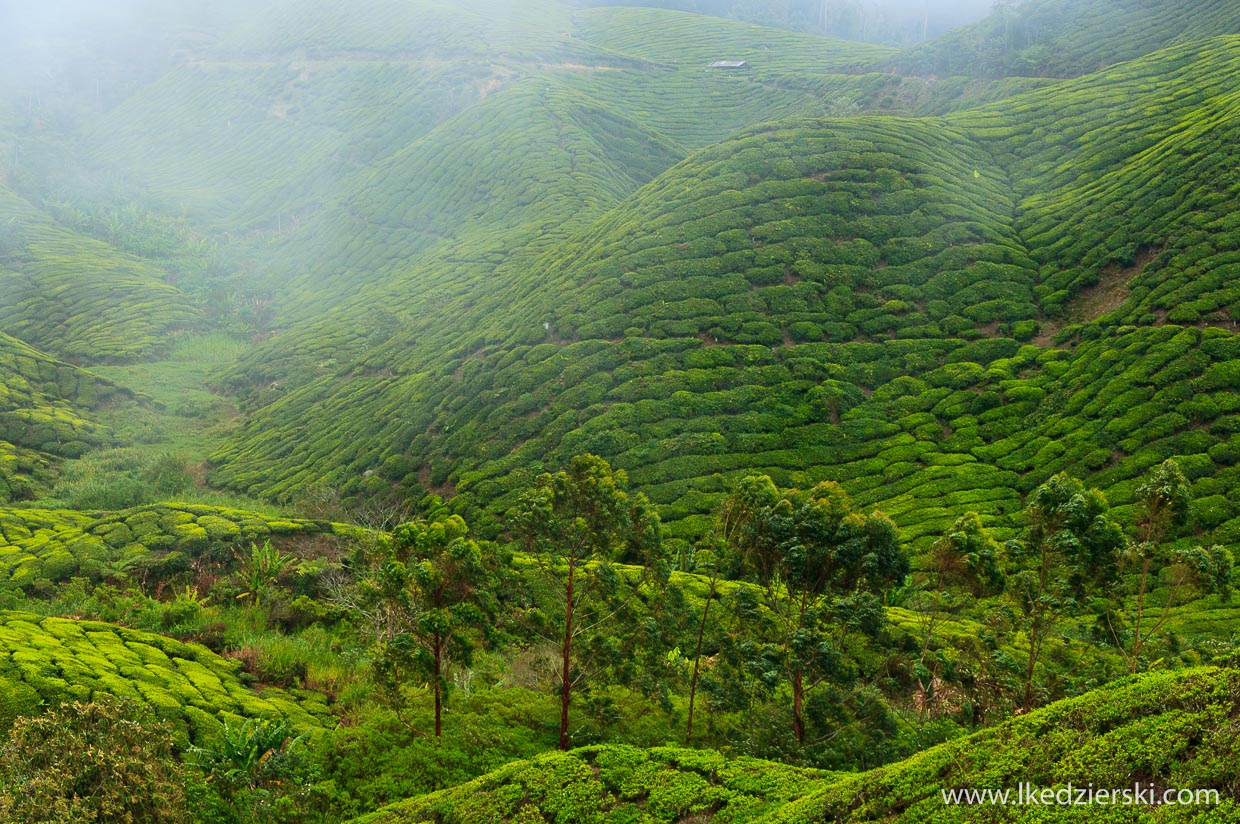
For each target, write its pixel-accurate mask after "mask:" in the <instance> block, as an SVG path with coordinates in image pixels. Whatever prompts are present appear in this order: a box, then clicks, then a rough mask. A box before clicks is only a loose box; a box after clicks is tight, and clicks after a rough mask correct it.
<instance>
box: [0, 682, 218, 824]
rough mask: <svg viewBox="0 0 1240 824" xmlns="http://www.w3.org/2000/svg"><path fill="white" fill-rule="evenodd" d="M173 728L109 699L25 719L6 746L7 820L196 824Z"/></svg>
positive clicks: (0, 791)
mask: <svg viewBox="0 0 1240 824" xmlns="http://www.w3.org/2000/svg"><path fill="white" fill-rule="evenodd" d="M176 746H177V744H176V736H175V734H174V732H173V728H172V725H171V724H169V723H168V722H167V721H158V722H157V721H156V720H155V718H154V717H152V716H151V715H150V713H149V711H148V710H147V709H146V708H144V707H141V706H140V705H138V704H135V703H133V702H130V701H124V700H119V699H116V698H112V697H110V696H103V697H100V698H97V699H94V700H92V701H90V702H88V703H84V702H83V701H73V702H72V703H66V704H64V705H62V706H59V707H56V708H54V709H52V710H51V711H49V712H48V713H46V714H44V715H32V716H30V717H25V718H21V719H19V720H18V721H17V723H16V724H15V725H14V726H13V728H12V729H11V730H10V731H9V734H8V738H7V740H6V741H5V742H4V744H3V745H2V746H0V821H12V822H18V821H23V822H48V824H51V823H52V822H56V824H61V823H62V822H63V824H69V822H112V821H143V822H152V824H154V823H155V822H188V821H193V820H194V818H193V816H192V815H191V810H190V806H189V804H188V803H187V799H186V792H185V785H186V779H187V776H186V771H185V769H184V767H182V766H181V764H180V762H179V761H178V760H177V758H176V757H175V755H174V752H175V749H176Z"/></svg>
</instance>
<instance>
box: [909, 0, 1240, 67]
mask: <svg viewBox="0 0 1240 824" xmlns="http://www.w3.org/2000/svg"><path fill="white" fill-rule="evenodd" d="M1237 33H1240V8H1237V7H1236V4H1235V3H1232V2H1229V0H1175V2H1169V0H1150V1H1149V2H1130V1H1129V0H1071V2H1065V0H1026V2H1021V3H1015V4H1011V5H1010V6H1008V7H1006V8H1003V7H1000V8H998V9H996V11H995V12H994V13H993V14H991V15H990V16H989V17H987V18H986V19H984V20H982V21H980V22H977V23H974V24H972V25H969V26H964V27H961V28H959V29H956V30H955V31H951V32H948V33H947V34H945V35H943V36H942V37H940V38H937V39H936V40H932V41H930V42H928V43H924V44H921V45H918V46H914V47H913V48H911V49H909V50H907V51H905V52H903V53H901V54H900V55H898V56H897V57H896V58H895V59H894V60H893V61H891V64H892V65H893V66H894V67H896V68H897V69H898V70H899V71H901V72H907V73H912V74H931V75H968V76H973V77H977V76H982V77H986V76H990V77H1003V76H1007V75H1025V76H1033V77H1078V76H1080V75H1083V74H1088V73H1089V72H1094V71H1097V70H1099V69H1101V68H1104V67H1106V66H1110V65H1113V64H1115V63H1120V62H1122V61H1125V60H1132V59H1134V58H1137V57H1141V56H1142V55H1146V54H1150V53H1151V52H1154V51H1157V50H1159V49H1161V48H1164V47H1166V46H1171V45H1175V44H1180V43H1189V42H1192V41H1195V40H1201V39H1204V38H1208V37H1213V36H1215V35H1219V34H1237Z"/></svg>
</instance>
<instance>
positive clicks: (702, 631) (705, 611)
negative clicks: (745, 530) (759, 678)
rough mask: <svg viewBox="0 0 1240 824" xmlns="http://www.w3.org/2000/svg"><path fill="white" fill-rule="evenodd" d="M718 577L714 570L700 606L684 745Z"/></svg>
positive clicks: (690, 736)
mask: <svg viewBox="0 0 1240 824" xmlns="http://www.w3.org/2000/svg"><path fill="white" fill-rule="evenodd" d="M718 578H719V573H718V572H717V571H716V572H715V574H714V576H712V577H711V579H710V589H709V590H708V591H707V593H706V606H705V607H703V608H702V623H701V624H699V625H698V637H697V648H696V649H694V651H693V677H692V678H690V679H689V722H688V723H687V724H686V725H685V746H686V747H688V746H690V744H691V743H692V741H693V699H694V697H695V696H696V695H697V685H698V667H699V666H700V665H701V663H702V638H703V637H704V636H705V635H706V617H707V616H708V615H710V602H711V599H713V598H714V597H715V581H717V580H718Z"/></svg>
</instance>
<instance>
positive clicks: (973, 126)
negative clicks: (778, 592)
mask: <svg viewBox="0 0 1240 824" xmlns="http://www.w3.org/2000/svg"><path fill="white" fill-rule="evenodd" d="M1238 62H1240V46H1238V43H1237V41H1236V39H1235V38H1220V39H1215V40H1211V41H1208V42H1207V43H1204V44H1194V45H1191V46H1184V47H1179V48H1176V49H1172V50H1169V51H1166V52H1160V53H1158V54H1156V55H1153V56H1151V57H1149V58H1146V59H1143V60H1141V61H1137V62H1135V63H1132V64H1128V65H1126V66H1123V67H1120V68H1117V69H1114V70H1110V71H1108V72H1105V73H1103V74H1100V75H1096V76H1091V77H1088V78H1083V79H1081V80H1078V81H1074V82H1073V83H1072V84H1070V85H1068V86H1065V87H1062V88H1056V89H1054V90H1049V89H1048V90H1046V91H1040V92H1033V93H1030V94H1028V95H1024V96H1021V97H1018V98H1014V99H1012V100H1010V101H1006V102H1001V103H996V104H993V105H992V106H990V107H988V108H985V109H982V110H978V111H976V112H965V113H961V114H959V115H955V116H952V117H951V118H950V119H949V120H948V121H946V122H943V121H934V120H926V121H919V120H911V119H857V118H851V119H848V120H839V121H828V122H818V123H815V122H801V123H785V124H782V125H780V126H777V127H763V128H760V129H755V130H751V131H750V132H749V133H747V134H745V135H743V136H741V137H739V138H736V139H733V140H729V141H725V142H723V143H721V144H719V145H718V146H716V147H712V148H710V149H706V150H703V151H701V152H699V153H697V154H695V155H694V156H693V157H692V158H691V159H690V160H688V161H686V162H684V163H682V164H680V165H678V166H676V167H675V168H673V169H672V170H670V171H669V172H667V173H665V174H664V175H662V176H661V177H659V178H658V179H656V180H655V181H654V182H652V183H650V184H648V185H647V186H645V187H643V188H642V189H640V190H639V191H637V192H636V193H635V194H634V195H632V196H630V197H629V198H627V199H626V200H625V201H624V202H623V203H622V204H621V206H620V207H619V208H617V209H615V210H614V211H612V212H611V213H610V214H608V215H607V216H606V217H604V218H602V219H601V220H600V221H598V222H597V223H596V224H595V225H594V226H593V227H592V228H591V229H589V230H588V231H585V232H582V233H580V234H579V235H578V236H577V237H576V238H575V239H574V240H573V241H572V242H571V243H568V244H565V245H563V246H561V247H560V248H558V249H556V250H554V251H553V252H550V253H547V254H545V255H543V256H542V257H541V258H539V259H538V260H537V261H536V262H535V263H533V264H532V266H531V265H530V264H527V263H525V262H524V261H522V262H521V266H520V268H518V266H517V265H512V266H506V265H504V264H503V263H501V264H499V265H498V266H496V268H495V274H494V275H492V277H491V278H490V279H489V280H488V281H487V282H486V283H485V284H483V285H480V286H479V287H478V288H476V289H468V290H467V289H464V288H460V289H459V292H460V293H463V294H461V297H459V298H456V299H455V300H454V299H453V297H454V296H453V294H452V293H450V292H448V293H446V294H445V295H444V296H443V297H442V298H441V300H440V302H439V304H438V306H439V307H441V308H440V311H437V312H435V313H434V314H432V315H430V316H426V317H417V318H414V317H408V318H406V319H404V322H403V323H398V324H395V326H394V328H393V329H392V330H391V331H390V332H388V333H387V334H386V335H385V337H386V338H387V339H386V340H384V339H383V338H375V337H373V336H372V337H371V338H370V339H369V341H368V343H367V352H366V354H365V356H364V357H362V358H360V359H359V360H358V361H357V362H356V363H355V364H354V365H353V366H351V367H350V366H347V365H346V364H347V361H345V360H344V359H340V360H339V361H337V362H335V364H334V365H333V366H331V368H330V369H323V370H320V371H319V372H318V374H319V375H323V377H319V378H318V379H317V380H314V382H312V383H310V384H309V385H307V386H305V387H304V388H302V389H299V390H296V391H292V392H283V393H282V395H281V397H279V399H278V400H277V401H276V402H275V403H273V404H271V405H270V406H268V407H266V408H264V409H262V410H260V411H258V412H256V413H255V414H254V415H253V416H252V418H251V419H250V421H249V422H248V423H247V425H246V426H245V427H244V428H243V429H242V430H241V432H240V434H239V435H238V436H237V437H236V438H234V439H233V440H232V441H231V442H230V443H229V444H228V445H226V446H225V447H224V448H222V449H221V450H220V451H218V452H217V453H216V454H215V456H214V458H213V460H214V461H215V462H216V463H217V468H216V470H215V473H214V475H213V479H214V481H215V482H217V483H221V484H223V485H226V486H231V487H235V488H238V489H244V490H247V491H249V492H251V493H255V494H263V495H275V496H285V497H287V496H288V495H290V494H291V493H292V491H293V490H295V489H296V488H298V487H300V486H304V485H305V484H308V483H311V482H312V480H313V479H315V478H323V477H327V478H331V479H332V480H333V482H335V483H338V484H340V485H341V486H343V487H344V488H345V489H346V490H350V491H354V490H363V489H367V490H370V491H371V492H373V491H376V490H378V489H381V488H382V487H383V481H382V478H386V479H387V481H388V482H391V483H403V484H404V486H405V488H406V489H411V490H416V489H419V488H422V489H434V490H436V491H445V490H446V491H450V492H451V491H455V492H459V493H461V495H460V497H458V498H457V499H456V506H458V507H460V508H461V509H462V510H463V511H474V512H476V511H477V510H478V509H479V508H486V509H488V510H489V511H490V512H492V513H500V512H502V511H503V510H504V508H505V507H506V506H507V505H508V504H509V503H510V502H511V501H512V496H513V495H514V494H515V492H516V490H518V489H519V488H520V487H521V486H522V485H523V484H524V483H526V482H527V479H528V477H529V475H528V473H529V467H530V466H531V465H537V464H538V463H540V462H543V461H546V462H547V463H549V464H550V463H554V462H556V461H561V460H564V459H566V457H567V456H571V455H572V454H576V453H578V452H583V451H593V452H597V453H598V454H601V455H603V456H605V457H608V458H609V459H612V460H614V461H616V463H617V464H618V465H620V466H622V467H624V468H626V469H628V470H629V471H630V474H631V477H632V478H633V480H634V481H635V482H636V483H638V484H639V485H640V487H641V488H642V489H643V490H644V491H646V492H647V493H648V494H649V495H651V497H652V499H653V500H655V501H656V502H657V503H659V504H660V505H661V510H662V513H663V515H664V517H665V520H667V521H670V522H672V524H671V526H670V528H671V529H672V531H673V533H674V534H677V535H683V536H685V537H693V536H695V535H696V534H699V533H700V531H701V529H702V528H703V525H704V523H705V521H704V519H705V517H706V515H707V513H709V512H710V511H711V510H712V508H713V506H714V505H715V503H716V502H717V501H718V496H719V494H720V493H721V492H722V490H723V489H724V487H725V485H726V480H725V479H726V477H727V476H728V474H729V473H733V474H736V473H741V472H744V471H748V470H753V469H760V470H761V471H763V472H769V473H771V474H772V475H773V476H774V477H776V478H777V479H778V480H779V481H780V482H781V483H786V484H788V485H797V486H808V485H812V484H813V483H815V482H817V481H819V480H824V479H834V480H840V481H842V482H843V483H844V484H845V486H846V488H848V489H849V490H850V492H851V493H852V494H853V495H855V496H856V497H857V499H858V500H859V501H861V502H863V503H864V504H866V505H874V506H879V507H881V508H883V509H884V510H885V511H888V512H889V513H891V514H892V516H893V517H894V518H895V519H896V520H897V523H898V524H899V525H900V526H901V527H902V529H903V530H904V533H905V535H906V537H908V538H911V539H918V538H921V537H922V536H932V535H935V534H938V532H939V531H940V530H941V529H943V528H944V527H945V526H946V524H947V523H948V522H949V521H950V519H951V518H952V513H959V512H960V511H963V510H964V509H977V510H978V511H979V512H981V513H982V514H983V515H984V516H985V517H986V518H987V519H988V522H989V523H991V524H992V525H994V526H998V527H1004V526H1006V525H1007V524H1008V523H1009V520H1008V516H1010V515H1012V514H1014V513H1015V512H1016V511H1017V510H1018V509H1019V501H1020V500H1021V497H1022V495H1024V494H1026V493H1027V492H1029V491H1030V490H1032V489H1033V487H1034V486H1036V485H1037V484H1038V483H1041V482H1042V481H1043V480H1045V479H1046V478H1047V477H1049V476H1050V475H1051V474H1053V473H1054V472H1056V471H1060V470H1068V471H1070V472H1073V473H1074V474H1077V475H1078V476H1083V477H1090V478H1092V479H1094V481H1093V482H1095V483H1099V484H1102V485H1103V486H1104V488H1107V489H1109V490H1110V491H1111V492H1112V495H1113V497H1114V499H1115V501H1116V502H1117V503H1124V502H1125V501H1126V500H1127V496H1128V495H1129V494H1130V493H1129V491H1128V490H1129V487H1127V486H1126V485H1125V484H1126V482H1127V481H1128V480H1129V479H1131V478H1134V477H1136V476H1137V475H1138V474H1140V473H1141V472H1142V471H1143V470H1144V469H1146V468H1148V467H1149V466H1152V465H1153V464H1155V463H1157V462H1159V461H1161V460H1163V459H1164V458H1166V457H1169V456H1171V455H1180V456H1186V457H1189V456H1191V460H1190V464H1191V466H1192V467H1193V469H1192V470H1191V472H1192V473H1193V477H1194V478H1196V479H1197V480H1198V481H1199V488H1198V497H1199V508H1200V509H1201V514H1202V516H1203V517H1202V519H1201V520H1200V522H1199V523H1200V525H1201V526H1202V527H1203V528H1204V529H1206V530H1211V529H1213V528H1215V527H1218V526H1220V525H1222V524H1224V523H1227V522H1229V521H1231V519H1232V518H1234V517H1235V516H1236V515H1237V513H1236V512H1235V511H1234V509H1233V505H1232V503H1231V502H1230V501H1229V500H1228V499H1227V498H1226V496H1225V494H1224V492H1225V489H1226V488H1227V487H1228V483H1229V482H1228V480H1227V479H1228V477H1229V475H1228V474H1227V473H1228V472H1229V471H1230V469H1229V467H1230V466H1231V465H1232V458H1231V457H1230V455H1231V450H1232V448H1233V447H1232V446H1231V445H1230V444H1231V438H1232V434H1231V429H1230V427H1229V424H1228V421H1229V420H1230V413H1231V412H1232V411H1233V403H1232V400H1231V397H1232V389H1233V388H1234V384H1233V383H1232V382H1231V379H1230V378H1229V377H1228V375H1229V372H1228V370H1229V369H1230V366H1229V361H1231V360H1232V359H1233V357H1234V355H1233V353H1232V350H1231V343H1230V340H1231V320H1230V316H1229V315H1228V314H1227V313H1226V310H1227V308H1228V307H1230V306H1231V305H1232V302H1233V301H1234V297H1233V296H1232V295H1233V292H1232V290H1231V287H1230V286H1229V285H1228V284H1229V276H1228V272H1229V271H1230V269H1231V268H1232V267H1234V263H1232V262H1231V261H1232V258H1233V257H1234V254H1235V243H1234V237H1235V235H1234V232H1232V231H1231V229H1230V222H1229V221H1231V220H1232V218H1231V216H1230V214H1229V211H1228V209H1227V207H1226V204H1227V203H1228V202H1229V201H1230V197H1231V195H1229V192H1231V191H1233V190H1234V186H1235V181H1234V175H1233V174H1232V173H1231V171H1230V170H1229V169H1228V168H1227V167H1228V164H1229V162H1230V161H1229V158H1230V157H1231V153H1230V149H1229V146H1230V145H1232V144H1234V143H1235V141H1234V139H1233V137H1234V135H1233V134H1232V132H1233V131H1234V129H1233V128H1232V126H1231V124H1232V123H1234V122H1236V121H1235V118H1234V117H1228V113H1230V112H1232V111H1233V107H1234V97H1233V95H1232V92H1231V90H1230V87H1229V84H1228V81H1227V78H1229V77H1231V76H1234V73H1235V71H1236V70H1237V63H1238ZM1168 83H1170V84H1171V86H1172V87H1174V88H1180V87H1183V88H1185V89H1189V90H1191V93H1190V94H1177V93H1176V92H1175V91H1172V90H1169V87H1168V85H1167V84H1168ZM1052 112H1053V113H1054V114H1052ZM1065 113H1067V114H1065ZM1061 114H1062V115H1063V120H1057V119H1055V118H1058V117H1059V116H1060V115H1061ZM1052 121H1054V122H1055V123H1056V124H1057V125H1056V126H1055V128H1049V124H1050V123H1051V122H1052ZM1039 124H1047V125H1045V126H1039ZM1172 124H1175V126H1174V127H1173V126H1172ZM1190 136H1191V138H1190ZM1196 138H1200V139H1196ZM1169 181H1175V183H1174V190H1172V189H1169V188H1168V186H1169V185H1171V184H1169ZM1156 186H1157V187H1162V189H1163V190H1165V191H1164V194H1163V195H1162V196H1163V197H1167V198H1170V200H1168V203H1170V202H1172V201H1174V202H1175V203H1177V204H1178V203H1181V202H1182V203H1183V204H1184V205H1183V207H1182V208H1167V209H1164V208H1161V207H1160V204H1159V203H1158V201H1156V200H1155V199H1154V198H1153V196H1152V195H1153V188H1154V187H1156ZM1121 216H1122V218H1121ZM1081 226H1084V227H1086V230H1085V231H1084V232H1082V231H1079V230H1078V228H1077V227H1081ZM1099 284H1102V286H1099ZM514 296H516V297H515V298H514ZM1186 298H1191V300H1189V301H1187V302H1186V300H1185V299H1186ZM1172 309H1174V312H1175V315H1174V316H1171V310H1172ZM466 319H468V320H466ZM1133 322H1135V323H1136V324H1137V325H1136V326H1133V325H1132V323H1133ZM333 323H337V324H339V323H340V321H333V320H332V319H331V318H330V316H329V317H328V319H322V320H320V321H319V322H318V323H317V324H314V325H311V326H308V327H306V331H304V332H302V333H300V334H297V333H294V334H293V335H290V336H289V337H288V338H287V339H286V340H285V341H283V342H281V341H279V340H277V341H275V342H273V344H272V346H273V348H274V349H275V350H276V351H277V352H279V351H281V348H282V347H291V346H293V345H296V344H298V343H301V342H302V341H305V340H306V339H307V338H308V337H309V335H310V331H309V330H316V331H317V330H323V331H322V332H320V333H319V334H320V339H322V340H325V341H338V340H339V339H340V338H339V335H340V334H341V332H343V330H344V328H345V327H343V326H333V325H332V324H333ZM1082 323H1084V325H1081V324H1082ZM1164 323H1166V324H1168V325H1167V326H1166V327H1165V328H1161V327H1162V324H1164ZM1193 323H1202V324H1203V325H1204V324H1213V325H1214V326H1215V327H1218V328H1207V329H1204V330H1203V329H1193V328H1186V327H1185V324H1193ZM1125 324H1128V325H1125ZM463 326H464V327H468V328H471V329H473V330H474V331H473V333H472V334H471V335H470V336H468V337H465V338H462V337H461V336H460V334H459V332H458V331H457V330H458V329H459V328H462V327H463ZM332 330H340V331H335V332H333V331H332ZM355 334H356V333H355ZM414 341H416V342H417V346H416V347H414V346H413V345H412V344H413V342H414ZM1151 346H1156V347H1157V349H1158V353H1159V354H1158V356H1157V359H1151V358H1144V359H1138V358H1139V353H1140V352H1144V351H1146V350H1147V349H1148V348H1149V347H1151ZM284 351H286V352H288V349H287V348H285V349H284ZM342 351H347V350H342ZM290 354H291V353H290ZM336 354H337V356H339V354H340V351H337V353H336ZM276 362H277V363H278V362H279V361H276ZM303 362H304V361H303ZM1110 362H1114V363H1119V364H1123V365H1124V366H1125V368H1128V369H1129V371H1128V372H1127V373H1125V374H1124V375H1123V376H1122V377H1120V376H1117V375H1114V374H1111V373H1109V372H1108V371H1107V370H1104V369H1103V368H1102V365H1103V364H1107V363H1110ZM268 368H270V367H268ZM333 371H334V372H335V373H336V375H338V376H339V377H335V376H333V375H332V372H333ZM290 372H291V370H289V369H287V367H286V372H285V374H289V373H290ZM255 374H263V373H261V372H256V373H255ZM300 374H301V375H303V376H306V377H311V378H312V377H313V375H314V374H315V373H314V371H313V370H303V371H302V372H301V373H300ZM395 409H400V410H401V414H400V415H394V414H393V412H392V410H395ZM307 421H310V422H312V425H311V427H310V429H311V431H314V432H318V433H321V434H320V435H319V437H311V438H309V439H307V438H306V437H305V436H304V432H305V427H306V424H307ZM370 470H377V472H378V475H379V476H380V477H379V478H378V479H377V478H376V476H375V475H373V474H372V475H370V476H369V477H368V478H367V479H366V481H365V485H362V476H363V475H364V474H365V473H367V472H369V471H370ZM716 473H723V477H719V476H717V474H716ZM1205 501H1209V503H1204V502H1205ZM930 502H933V503H930ZM1227 529H1228V530H1229V531H1227V532H1225V533H1220V535H1224V534H1225V535H1230V534H1231V533H1232V531H1234V529H1235V525H1232V526H1228V527H1227Z"/></svg>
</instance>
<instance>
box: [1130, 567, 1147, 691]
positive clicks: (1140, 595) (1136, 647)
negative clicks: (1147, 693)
mask: <svg viewBox="0 0 1240 824" xmlns="http://www.w3.org/2000/svg"><path fill="white" fill-rule="evenodd" d="M1150 551H1151V550H1148V549H1147V550H1146V552H1147V553H1148V552H1150ZM1149 575H1150V558H1149V556H1148V554H1147V556H1146V557H1145V558H1144V559H1143V562H1142V564H1141V586H1140V587H1139V588H1138V590H1137V619H1136V622H1135V623H1134V625H1133V631H1132V661H1131V662H1130V668H1129V672H1131V673H1132V674H1133V675H1136V674H1137V656H1138V655H1140V654H1141V619H1142V618H1143V617H1144V613H1145V587H1146V584H1147V583H1148V581H1149Z"/></svg>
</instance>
